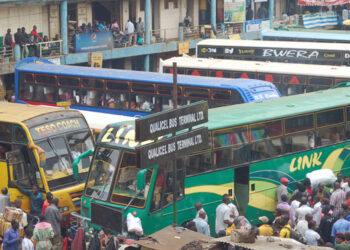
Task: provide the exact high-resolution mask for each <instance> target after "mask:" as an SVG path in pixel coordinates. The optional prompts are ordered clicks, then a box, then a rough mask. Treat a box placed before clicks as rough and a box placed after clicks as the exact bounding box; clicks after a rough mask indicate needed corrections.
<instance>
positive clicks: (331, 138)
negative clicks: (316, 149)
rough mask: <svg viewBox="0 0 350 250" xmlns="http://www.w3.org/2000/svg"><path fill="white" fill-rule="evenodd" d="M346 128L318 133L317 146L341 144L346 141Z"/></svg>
mask: <svg viewBox="0 0 350 250" xmlns="http://www.w3.org/2000/svg"><path fill="white" fill-rule="evenodd" d="M344 128H345V126H337V127H332V128H324V129H320V130H318V131H317V140H316V142H317V146H325V145H329V144H335V143H339V142H341V141H344V140H345V131H344V130H345V129H344Z"/></svg>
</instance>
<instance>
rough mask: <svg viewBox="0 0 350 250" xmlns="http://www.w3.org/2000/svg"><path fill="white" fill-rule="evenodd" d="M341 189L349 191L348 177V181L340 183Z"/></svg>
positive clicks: (349, 181)
mask: <svg viewBox="0 0 350 250" xmlns="http://www.w3.org/2000/svg"><path fill="white" fill-rule="evenodd" d="M342 189H343V190H344V192H345V193H347V192H349V191H350V178H348V181H347V182H345V183H344V184H343V185H342Z"/></svg>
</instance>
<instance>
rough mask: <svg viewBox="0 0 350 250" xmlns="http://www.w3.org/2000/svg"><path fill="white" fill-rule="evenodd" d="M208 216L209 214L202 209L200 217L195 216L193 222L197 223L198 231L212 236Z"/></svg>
mask: <svg viewBox="0 0 350 250" xmlns="http://www.w3.org/2000/svg"><path fill="white" fill-rule="evenodd" d="M206 217H207V214H206V213H205V212H204V211H200V212H199V217H198V218H195V219H194V220H193V222H194V223H196V228H197V232H198V233H201V234H204V235H207V236H210V230H209V225H208V223H207V222H206V221H205V218H206Z"/></svg>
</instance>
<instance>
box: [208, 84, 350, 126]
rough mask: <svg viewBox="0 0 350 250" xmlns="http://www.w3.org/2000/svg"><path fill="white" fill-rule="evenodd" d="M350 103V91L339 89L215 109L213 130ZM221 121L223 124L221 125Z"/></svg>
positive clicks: (211, 123)
mask: <svg viewBox="0 0 350 250" xmlns="http://www.w3.org/2000/svg"><path fill="white" fill-rule="evenodd" d="M349 104H350V88H348V87H339V88H334V89H328V90H321V91H316V92H311V93H306V94H300V95H292V96H286V97H282V98H278V99H273V100H266V101H262V102H257V103H245V104H238V105H232V106H226V107H220V108H215V109H211V110H210V112H209V121H208V124H207V126H208V128H209V129H218V128H224V127H229V126H236V125H242V124H249V123H255V122H261V121H267V120H273V119H277V118H283V117H287V116H293V115H299V114H303V113H309V112H315V111H318V110H322V109H331V108H334V107H338V106H344V105H349ZM218 121H220V122H218Z"/></svg>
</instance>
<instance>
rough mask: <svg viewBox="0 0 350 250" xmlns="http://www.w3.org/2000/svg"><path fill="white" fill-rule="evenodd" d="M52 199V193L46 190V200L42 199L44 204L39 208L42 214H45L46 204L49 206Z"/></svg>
mask: <svg viewBox="0 0 350 250" xmlns="http://www.w3.org/2000/svg"><path fill="white" fill-rule="evenodd" d="M52 199H53V195H52V193H51V192H48V193H47V194H46V200H45V201H44V204H43V208H42V209H41V213H42V214H43V215H45V210H46V208H47V207H48V206H50V204H51V202H52Z"/></svg>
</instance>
